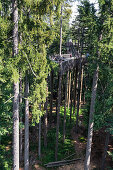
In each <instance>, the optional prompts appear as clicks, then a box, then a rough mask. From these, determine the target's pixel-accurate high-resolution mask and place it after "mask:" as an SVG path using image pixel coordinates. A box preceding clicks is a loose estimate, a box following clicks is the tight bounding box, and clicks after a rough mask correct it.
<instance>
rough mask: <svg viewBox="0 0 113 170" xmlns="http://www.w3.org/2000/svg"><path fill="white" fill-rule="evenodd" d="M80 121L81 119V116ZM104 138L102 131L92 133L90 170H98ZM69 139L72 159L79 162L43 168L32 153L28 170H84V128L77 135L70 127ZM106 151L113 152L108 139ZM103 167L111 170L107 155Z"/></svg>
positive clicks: (112, 139) (111, 165) (109, 158)
mask: <svg viewBox="0 0 113 170" xmlns="http://www.w3.org/2000/svg"><path fill="white" fill-rule="evenodd" d="M80 119H82V115H81V118H80ZM105 136H106V134H105V132H104V129H101V130H100V131H96V132H94V135H93V142H92V154H91V168H90V170H100V166H101V159H102V153H103V150H104V143H105ZM70 137H71V141H72V143H73V145H74V150H73V151H74V152H75V153H76V155H75V156H73V157H72V159H76V158H81V160H78V161H76V162H75V163H74V164H70V165H65V166H61V167H58V168H45V167H42V166H41V164H42V162H41V161H39V160H37V159H36V158H37V157H38V156H37V154H34V152H32V153H31V155H32V156H31V160H30V162H32V166H31V167H30V170H33V169H34V170H46V169H51V170H56V169H57V170H75V169H76V170H84V158H85V149H86V132H85V130H84V126H81V127H80V128H79V133H78V134H76V133H75V127H72V129H71V132H70ZM108 149H109V150H110V151H111V150H112V151H113V138H110V142H109V148H108ZM35 153H36V150H35ZM46 156H47V155H46ZM61 160H62V159H61ZM105 167H106V168H105V170H113V161H112V160H111V157H110V156H109V155H107V158H106V162H105ZM109 167H110V168H109ZM21 170H22V169H21Z"/></svg>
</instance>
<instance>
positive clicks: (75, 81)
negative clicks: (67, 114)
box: [73, 67, 78, 115]
mask: <svg viewBox="0 0 113 170" xmlns="http://www.w3.org/2000/svg"><path fill="white" fill-rule="evenodd" d="M74 75H75V76H74V77H75V78H74V100H73V115H74V114H75V106H76V95H77V76H78V68H77V67H76V71H75V74H74Z"/></svg>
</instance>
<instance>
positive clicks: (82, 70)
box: [80, 65, 84, 107]
mask: <svg viewBox="0 0 113 170" xmlns="http://www.w3.org/2000/svg"><path fill="white" fill-rule="evenodd" d="M83 72H84V67H83V65H82V69H81V81H80V83H81V85H80V107H81V98H82V86H83Z"/></svg>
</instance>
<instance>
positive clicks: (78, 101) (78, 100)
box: [75, 61, 81, 133]
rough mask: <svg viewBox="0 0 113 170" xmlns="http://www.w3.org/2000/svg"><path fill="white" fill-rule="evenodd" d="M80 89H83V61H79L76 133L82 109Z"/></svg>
mask: <svg viewBox="0 0 113 170" xmlns="http://www.w3.org/2000/svg"><path fill="white" fill-rule="evenodd" d="M80 89H81V61H80V63H79V76H78V93H77V115H76V129H75V130H76V133H78V119H79V109H80Z"/></svg>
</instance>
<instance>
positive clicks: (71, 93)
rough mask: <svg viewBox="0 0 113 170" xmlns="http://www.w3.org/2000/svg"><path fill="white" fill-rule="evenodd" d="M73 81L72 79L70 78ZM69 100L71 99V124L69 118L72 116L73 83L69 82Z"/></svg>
mask: <svg viewBox="0 0 113 170" xmlns="http://www.w3.org/2000/svg"><path fill="white" fill-rule="evenodd" d="M72 80H73V78H72ZM70 98H71V103H70V123H71V116H72V105H73V82H72V81H71V92H70Z"/></svg>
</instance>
